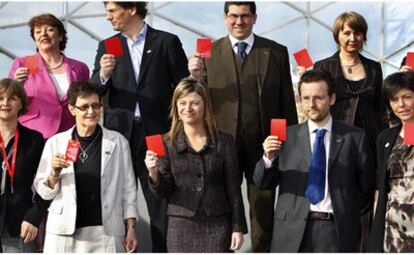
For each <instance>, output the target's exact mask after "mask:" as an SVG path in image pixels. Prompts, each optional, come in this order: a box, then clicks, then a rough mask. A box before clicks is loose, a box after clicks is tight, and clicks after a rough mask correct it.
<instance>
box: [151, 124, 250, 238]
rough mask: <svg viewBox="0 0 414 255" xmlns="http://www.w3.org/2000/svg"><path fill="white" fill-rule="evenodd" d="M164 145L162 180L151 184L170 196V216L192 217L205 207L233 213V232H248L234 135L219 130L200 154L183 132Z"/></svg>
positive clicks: (212, 212) (210, 213)
mask: <svg viewBox="0 0 414 255" xmlns="http://www.w3.org/2000/svg"><path fill="white" fill-rule="evenodd" d="M165 144H166V148H167V152H168V155H167V156H166V157H162V158H161V162H160V175H159V177H160V178H159V180H160V183H159V185H158V186H157V187H154V186H152V185H150V187H152V189H153V191H155V192H156V193H157V194H158V195H160V196H163V197H167V198H168V208H167V215H171V216H180V217H193V216H194V215H196V213H197V212H198V210H199V208H200V207H202V208H203V209H204V210H205V212H206V214H207V215H208V216H218V215H224V214H230V215H231V219H232V224H233V231H238V232H243V233H247V226H246V219H245V216H244V207H243V199H242V195H241V190H240V185H239V169H238V165H237V159H236V149H235V146H234V142H233V139H232V137H231V136H230V135H228V134H225V133H221V132H219V134H218V137H217V139H216V140H215V141H214V142H213V141H212V140H209V141H208V144H207V145H206V147H205V148H203V149H202V150H201V151H200V152H198V153H197V152H194V150H192V149H191V148H190V147H189V146H188V145H187V143H186V141H185V134H184V132H183V131H180V133H179V134H178V136H177V138H176V140H175V142H174V145H173V146H169V143H168V142H167V141H165Z"/></svg>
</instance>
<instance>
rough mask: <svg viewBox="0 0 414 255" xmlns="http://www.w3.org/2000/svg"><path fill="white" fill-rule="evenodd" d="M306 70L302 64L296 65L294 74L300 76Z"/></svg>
mask: <svg viewBox="0 0 414 255" xmlns="http://www.w3.org/2000/svg"><path fill="white" fill-rule="evenodd" d="M305 72H306V68H305V67H304V66H297V67H296V75H297V76H298V77H299V78H300V77H301V76H302V75H303V74H304V73H305Z"/></svg>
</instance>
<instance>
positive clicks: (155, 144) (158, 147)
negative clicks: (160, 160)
mask: <svg viewBox="0 0 414 255" xmlns="http://www.w3.org/2000/svg"><path fill="white" fill-rule="evenodd" d="M145 141H146V142H147V148H148V150H150V151H153V152H155V153H156V154H157V156H158V157H163V156H165V149H164V144H163V143H162V136H161V135H151V136H147V137H145Z"/></svg>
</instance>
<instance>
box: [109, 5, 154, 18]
mask: <svg viewBox="0 0 414 255" xmlns="http://www.w3.org/2000/svg"><path fill="white" fill-rule="evenodd" d="M107 3H108V1H106V2H104V4H105V6H106V4H107ZM113 3H115V4H117V5H119V6H121V7H122V8H124V9H131V8H134V7H135V8H137V15H138V16H139V17H141V19H145V17H146V16H147V14H148V8H147V4H148V3H147V2H113Z"/></svg>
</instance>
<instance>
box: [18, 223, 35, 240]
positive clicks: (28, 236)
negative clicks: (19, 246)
mask: <svg viewBox="0 0 414 255" xmlns="http://www.w3.org/2000/svg"><path fill="white" fill-rule="evenodd" d="M36 236H37V227H35V226H33V225H32V224H30V223H29V222H27V221H23V222H22V225H21V227H20V237H21V238H22V240H23V242H24V243H29V242H31V241H33V240H35V238H36Z"/></svg>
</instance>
